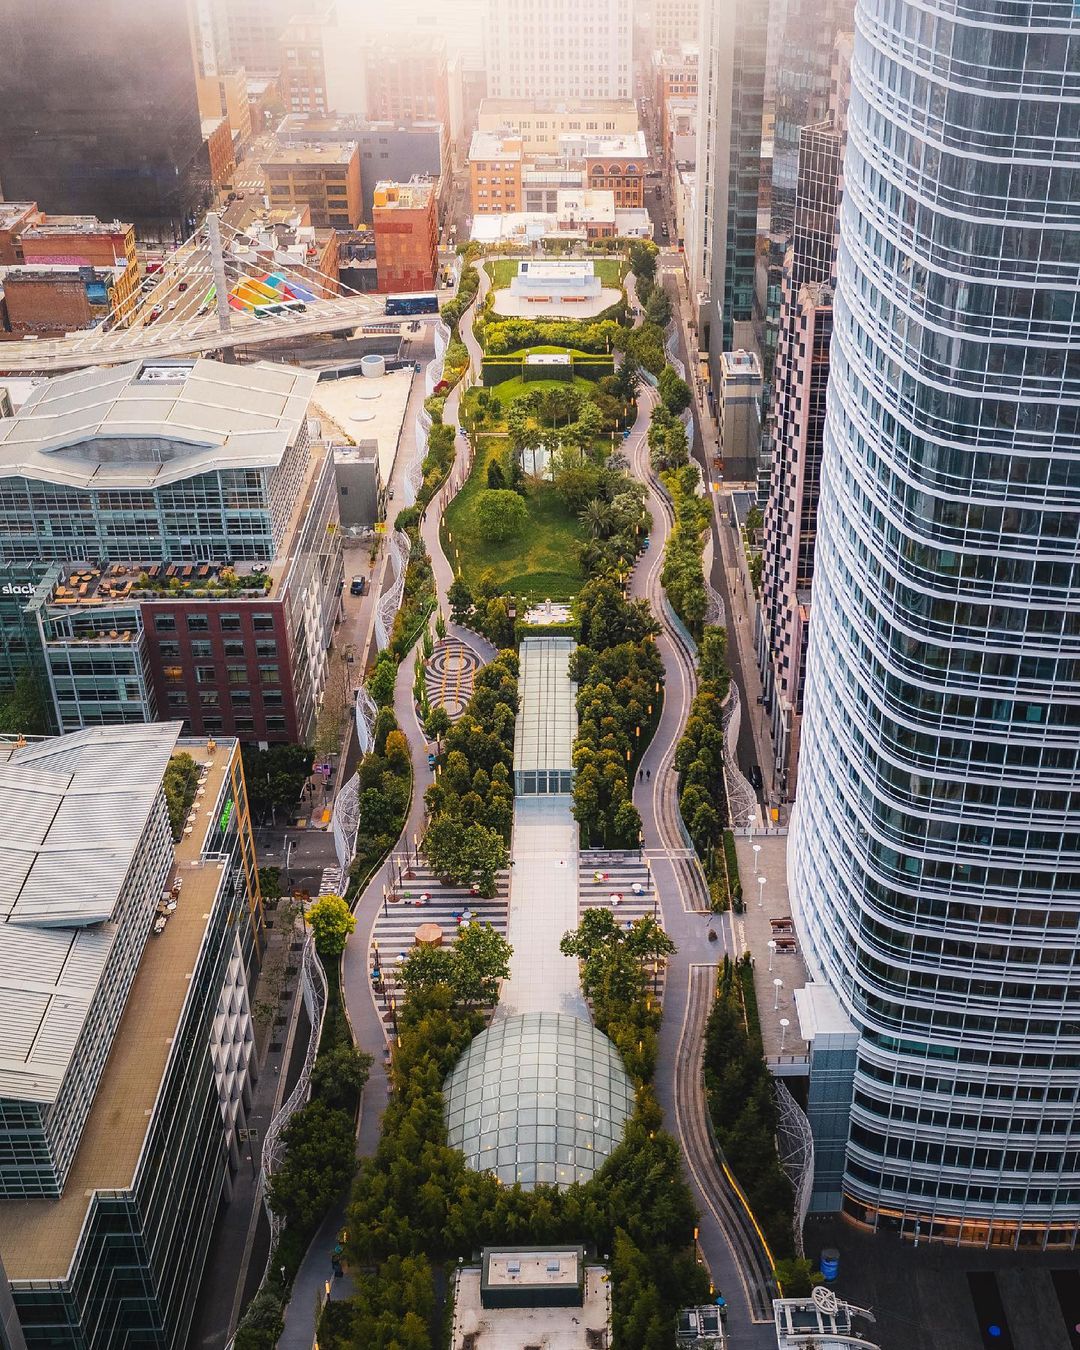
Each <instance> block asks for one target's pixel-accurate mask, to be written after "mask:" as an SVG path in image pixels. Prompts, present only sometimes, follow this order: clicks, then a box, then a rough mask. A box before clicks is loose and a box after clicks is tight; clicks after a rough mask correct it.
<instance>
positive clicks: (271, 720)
mask: <svg viewBox="0 0 1080 1350" xmlns="http://www.w3.org/2000/svg"><path fill="white" fill-rule="evenodd" d="M266 729H267V731H284V730H285V719H284V717H268V718H267V719H266Z"/></svg>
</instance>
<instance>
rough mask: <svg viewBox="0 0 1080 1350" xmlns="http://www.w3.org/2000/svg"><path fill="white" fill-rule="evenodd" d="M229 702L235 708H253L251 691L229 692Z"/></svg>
mask: <svg viewBox="0 0 1080 1350" xmlns="http://www.w3.org/2000/svg"><path fill="white" fill-rule="evenodd" d="M229 701H230V702H231V703H232V705H233V707H234V708H250V707H251V690H250V689H230V690H229Z"/></svg>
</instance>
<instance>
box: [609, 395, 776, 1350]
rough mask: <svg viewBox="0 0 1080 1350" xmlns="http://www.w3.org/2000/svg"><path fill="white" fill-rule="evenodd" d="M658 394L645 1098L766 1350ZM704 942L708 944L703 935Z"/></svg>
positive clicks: (642, 401) (651, 562)
mask: <svg viewBox="0 0 1080 1350" xmlns="http://www.w3.org/2000/svg"><path fill="white" fill-rule="evenodd" d="M656 400H657V395H656V394H655V392H654V391H653V390H652V389H651V388H650V387H649V386H647V385H643V386H642V388H641V390H640V392H639V396H638V417H637V421H636V422H635V424H634V428H633V431H632V432H631V434H630V437H629V439H628V441H627V442H626V445H625V447H624V449H625V453H626V455H627V457H628V459H629V461H630V464H631V466H632V468H633V470H634V472H635V473H636V475H637V476H638V477H639V478H640V479H641V481H643V482H644V483H645V485H646V489H647V492H648V506H649V510H650V512H651V515H652V519H653V525H652V531H651V534H650V547H649V550H648V551H647V552H646V553H643V554H642V555H641V557H640V559H639V561H638V564H637V566H636V568H635V570H634V574H633V577H632V578H631V586H630V593H631V595H632V596H633V597H634V598H635V599H645V600H647V601H648V602H649V604H650V606H651V608H652V610H653V612H654V613H655V614H656V616H657V618H658V620H659V621H660V624H661V633H660V635H659V637H658V638H657V648H658V650H659V652H660V655H661V658H662V659H663V662H664V670H665V692H664V704H663V708H662V710H661V715H660V721H659V724H658V726H657V729H656V732H655V734H654V736H653V739H652V742H651V743H650V745H649V748H648V750H647V751H646V753H645V755H644V757H643V759H642V762H641V769H642V772H643V773H645V774H646V775H647V776H646V778H645V779H644V780H643V781H642V780H639V781H638V783H637V784H636V785H635V790H634V803H635V805H636V806H637V808H638V810H639V811H640V813H641V819H642V832H643V843H644V848H645V851H646V854H647V855H650V856H651V859H652V872H653V877H654V878H655V883H656V888H657V892H658V894H659V896H660V902H661V908H662V912H663V921H664V927H665V928H666V930H667V932H668V933H669V934H670V936H671V938H672V940H673V941H674V942H675V944H676V946H677V948H678V951H677V953H676V955H675V956H674V957H672V959H671V961H670V962H669V965H668V970H667V984H666V990H665V994H664V1019H663V1022H662V1024H661V1028H660V1053H659V1057H658V1063H657V1070H656V1095H657V1099H658V1101H659V1103H660V1106H661V1108H662V1109H663V1111H664V1114H665V1117H666V1119H667V1121H668V1125H669V1128H671V1130H672V1133H673V1134H674V1135H675V1136H676V1138H677V1139H678V1140H679V1143H680V1146H681V1148H682V1152H683V1158H684V1160H685V1163H686V1168H687V1173H688V1178H689V1181H690V1185H691V1188H692V1190H693V1192H694V1197H695V1199H696V1201H697V1204H698V1207H699V1209H700V1211H701V1222H700V1225H699V1243H700V1247H701V1252H702V1255H703V1257H704V1259H705V1263H706V1265H707V1266H708V1269H709V1272H710V1274H711V1276H712V1279H713V1282H714V1284H715V1286H716V1288H717V1289H718V1290H719V1291H721V1292H722V1293H723V1294H724V1297H725V1298H726V1299H727V1302H728V1307H729V1316H728V1330H729V1334H730V1336H731V1340H732V1343H733V1345H738V1346H739V1347H740V1348H741V1347H744V1346H746V1347H754V1350H757V1347H761V1350H765V1348H766V1347H768V1346H770V1345H771V1346H775V1343H776V1341H775V1333H774V1331H773V1329H772V1317H771V1313H772V1308H771V1294H772V1291H771V1278H770V1271H769V1265H768V1261H767V1258H766V1257H765V1254H764V1251H763V1250H762V1247H761V1243H760V1241H759V1240H758V1238H757V1236H756V1234H755V1233H754V1230H753V1226H752V1224H751V1222H750V1219H749V1217H748V1216H747V1214H746V1211H745V1209H744V1208H743V1206H742V1204H741V1201H740V1200H739V1197H738V1195H737V1193H736V1191H735V1189H734V1187H733V1186H732V1184H731V1181H730V1180H729V1179H728V1177H727V1176H726V1175H725V1173H724V1170H723V1167H722V1165H721V1164H720V1163H719V1162H718V1160H717V1153H716V1150H715V1149H714V1147H713V1142H712V1139H711V1137H710V1124H709V1121H708V1114H707V1110H706V1103H705V1094H704V1084H703V1081H702V1055H703V1042H704V1033H705V1023H706V1021H707V1019H708V1015H709V1010H710V1008H711V1006H712V996H713V990H714V988H715V982H716V972H717V963H718V962H719V961H720V960H721V959H722V957H723V956H724V955H725V953H726V954H729V955H734V954H735V946H734V938H733V932H732V929H731V926H730V923H724V922H723V921H722V917H721V916H719V915H713V914H712V913H711V912H710V911H709V894H708V886H707V883H706V881H705V877H704V875H703V873H702V870H701V866H700V864H699V863H698V861H697V859H696V857H695V856H694V855H693V853H692V851H691V850H690V849H689V847H688V841H687V839H686V837H685V833H684V831H683V828H682V824H681V820H680V817H679V813H678V796H677V794H678V781H677V778H676V774H675V770H674V767H673V763H672V761H673V759H674V755H675V747H676V745H677V744H678V740H679V737H680V735H681V734H682V728H683V726H684V725H685V722H686V719H687V716H688V715H689V711H690V704H691V702H692V701H693V698H694V693H695V690H696V685H697V676H696V670H695V663H694V657H693V654H692V652H691V650H690V648H689V647H688V645H687V642H686V639H685V638H684V637H683V635H682V634H681V633H680V631H679V628H678V626H677V624H676V622H675V621H674V618H673V616H672V615H671V613H670V611H669V609H668V607H667V601H666V598H665V596H664V593H663V588H662V586H661V584H660V574H661V571H662V569H663V553H664V547H665V545H666V543H667V539H668V536H669V534H670V533H671V530H672V527H673V524H674V519H673V511H672V507H671V504H670V502H669V501H668V500H667V498H666V496H665V495H664V494H663V491H662V488H661V487H660V485H659V483H658V481H657V479H656V476H655V475H654V474H653V472H652V469H651V466H650V464H649V449H648V441H647V439H646V437H647V432H648V419H649V415H650V413H651V411H652V408H653V407H654V406H655V404H656ZM710 931H712V932H714V933H715V934H716V935H717V936H716V940H715V941H711V942H710V941H709V936H708V935H709V932H710Z"/></svg>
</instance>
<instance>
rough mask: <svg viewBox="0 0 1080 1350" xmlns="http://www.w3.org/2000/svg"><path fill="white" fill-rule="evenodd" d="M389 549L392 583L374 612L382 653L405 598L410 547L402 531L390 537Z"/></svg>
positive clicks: (376, 635)
mask: <svg viewBox="0 0 1080 1350" xmlns="http://www.w3.org/2000/svg"><path fill="white" fill-rule="evenodd" d="M389 547H390V566H391V569H392V570H393V573H394V581H393V584H392V585H391V587H390V589H389V590H388V591H387V592H386V593H385V594H384V595H383V596H382V598H381V599H380V600H379V603H378V606H377V607H376V610H375V641H376V643H377V645H378V648H379V651H384V650H385V649H386V648H387V647H388V646H389V645H390V632H391V630H392V629H393V626H394V616H395V615H396V614H397V612H398V610H399V609H400V608H401V602H402V600H403V599H404V598H405V572H406V570H407V568H408V566H409V551H410V549H411V547H412V545H411V544H410V543H409V536H408V535H407V534H405V532H404V531H403V530H395V531H394V533H393V534H392V535H391V536H390V542H389Z"/></svg>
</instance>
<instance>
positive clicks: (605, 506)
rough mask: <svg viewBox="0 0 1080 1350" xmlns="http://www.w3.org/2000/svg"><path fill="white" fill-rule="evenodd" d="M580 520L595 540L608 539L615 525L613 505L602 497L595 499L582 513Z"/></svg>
mask: <svg viewBox="0 0 1080 1350" xmlns="http://www.w3.org/2000/svg"><path fill="white" fill-rule="evenodd" d="M580 519H581V523H582V524H583V525H584V526H585V528H586V529H587V530H588V531H589V533H590V534H591V535H592V537H593V538H594V539H606V538H607V536H608V535H609V534H610V533H611V527H612V524H613V513H612V510H611V503H610V502H605V501H604V500H603V499H602V498H601V497H594V498H593V500H592V501H591V502H589V504H588V506H586V508H585V510H584V511H582V513H581V517H580Z"/></svg>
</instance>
